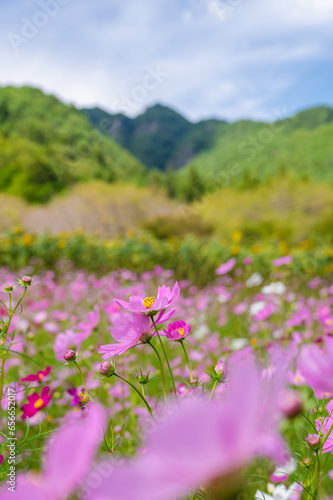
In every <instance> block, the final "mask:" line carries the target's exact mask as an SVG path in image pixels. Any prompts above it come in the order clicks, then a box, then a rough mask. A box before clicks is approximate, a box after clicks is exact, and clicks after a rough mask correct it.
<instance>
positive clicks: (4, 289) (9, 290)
mask: <svg viewBox="0 0 333 500" xmlns="http://www.w3.org/2000/svg"><path fill="white" fill-rule="evenodd" d="M13 290H14V287H13V285H9V284H6V285H5V286H4V287H3V291H4V292H7V293H10V292H12V291H13Z"/></svg>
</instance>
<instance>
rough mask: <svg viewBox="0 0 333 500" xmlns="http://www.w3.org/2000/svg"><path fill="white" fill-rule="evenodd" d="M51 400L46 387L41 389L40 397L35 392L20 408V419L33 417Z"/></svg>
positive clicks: (50, 394)
mask: <svg viewBox="0 0 333 500" xmlns="http://www.w3.org/2000/svg"><path fill="white" fill-rule="evenodd" d="M51 399H52V393H51V392H50V388H49V387H48V386H46V387H43V390H42V392H41V395H40V396H39V394H38V393H37V392H34V393H33V394H31V396H28V397H27V400H28V403H26V404H25V405H23V406H22V408H21V409H22V410H23V415H22V417H21V418H27V417H29V418H30V417H33V416H34V415H36V413H37V412H38V411H39V410H41V409H42V408H44V407H45V406H46V405H48V404H49V402H50V401H51Z"/></svg>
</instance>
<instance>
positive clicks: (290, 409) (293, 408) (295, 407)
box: [278, 391, 303, 418]
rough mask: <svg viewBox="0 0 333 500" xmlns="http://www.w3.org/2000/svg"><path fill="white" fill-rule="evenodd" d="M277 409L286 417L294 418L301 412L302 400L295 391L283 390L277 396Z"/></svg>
mask: <svg viewBox="0 0 333 500" xmlns="http://www.w3.org/2000/svg"><path fill="white" fill-rule="evenodd" d="M278 406H279V410H280V412H281V413H282V415H284V416H285V417H287V418H294V417H296V416H297V415H299V414H300V413H301V412H302V409H303V402H302V398H301V396H300V394H299V393H298V392H297V391H283V392H282V394H281V395H280V397H279V402H278Z"/></svg>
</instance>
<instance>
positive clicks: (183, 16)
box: [0, 0, 333, 119]
mask: <svg viewBox="0 0 333 500" xmlns="http://www.w3.org/2000/svg"><path fill="white" fill-rule="evenodd" d="M53 1H55V0H53ZM210 1H211V0H182V2H178V1H177V0H168V1H166V0H160V1H159V2H151V0H132V1H131V2H123V1H122V0H108V1H107V0H100V1H99V2H90V1H88V0H69V2H68V5H64V6H62V8H61V9H60V11H59V13H58V14H57V16H55V17H54V18H53V19H50V21H49V23H47V25H46V26H45V27H44V28H40V29H39V31H38V33H37V35H36V36H35V37H34V38H33V39H31V40H30V41H29V43H28V44H27V45H26V46H25V47H23V48H22V50H21V51H19V52H18V53H17V54H15V53H14V52H13V50H12V48H11V46H10V43H9V41H8V38H7V36H6V34H7V33H8V31H15V30H16V32H18V33H19V32H20V30H21V28H22V21H21V18H22V17H24V16H26V17H28V18H29V19H31V18H32V16H33V14H34V13H35V12H36V10H38V9H39V6H38V2H36V4H33V3H32V2H30V3H29V6H27V3H26V2H23V0H11V2H8V1H7V2H5V3H4V5H1V7H0V14H1V17H0V29H1V30H2V32H3V33H4V36H3V37H2V38H1V39H0V60H1V66H2V70H1V74H0V84H3V85H4V84H9V83H13V84H16V85H20V84H31V85H34V86H39V87H42V88H43V89H44V90H47V91H48V92H53V93H55V94H57V95H58V96H60V97H61V98H63V99H64V100H66V101H67V102H74V103H75V104H77V105H79V106H91V105H100V106H101V107H106V108H107V109H109V110H113V111H128V107H126V106H125V107H124V106H123V105H122V104H121V103H119V100H120V101H121V100H122V95H123V94H131V92H133V89H134V88H135V87H137V86H142V82H143V78H144V77H145V74H146V71H147V70H146V67H147V66H150V67H152V66H155V65H156V64H157V65H160V66H161V67H162V68H164V69H165V70H167V71H168V72H169V76H168V77H167V78H165V79H163V81H161V82H160V83H159V85H157V86H156V87H155V88H154V89H150V90H149V91H148V92H146V95H145V97H144V99H143V100H141V101H140V102H137V101H136V102H135V109H132V110H131V113H132V114H135V113H138V112H139V111H140V110H142V109H144V108H145V107H146V106H147V105H150V104H152V103H155V102H164V103H168V104H169V105H171V106H174V107H175V108H176V109H179V110H181V111H182V112H183V113H186V114H187V116H189V117H191V118H193V119H199V118H200V117H202V116H205V117H207V116H210V115H215V116H216V115H219V116H221V117H228V118H229V119H235V118H237V117H245V116H252V117H256V118H260V119H263V118H267V119H269V117H270V116H271V115H272V109H273V107H274V106H275V104H276V103H278V104H281V105H283V106H289V105H290V104H291V105H294V106H299V105H300V104H301V105H303V101H302V102H301V101H300V104H298V103H296V102H295V103H293V101H292V94H293V92H295V89H296V88H297V87H300V86H302V85H303V84H304V80H303V72H304V71H306V68H309V67H311V65H314V64H318V62H320V61H323V66H322V71H325V69H324V63H325V61H329V60H330V58H331V54H330V44H328V41H330V43H332V39H333V34H332V32H331V31H332V30H331V26H332V21H333V2H332V1H331V0H318V1H316V2H314V1H312V0H311V1H310V0H279V1H278V2H277V1H275V0H239V1H237V2H235V1H234V0H233V1H232V2H231V1H230V0H221V1H223V2H224V4H223V5H228V2H229V5H232V6H234V7H232V8H231V9H228V15H227V16H226V18H225V19H224V20H221V19H220V18H219V17H218V16H216V15H214V13H213V12H212V4H209V2H210ZM209 5H210V6H209ZM237 5H238V6H237ZM316 74H317V73H314V75H313V78H315V76H316ZM329 84H330V83H329V82H328V84H327V85H329ZM312 87H313V86H312ZM313 92H315V88H314V90H313ZM297 95H299V96H300V97H299V99H301V93H300V92H298V94H297ZM310 97H311V96H310ZM310 97H308V96H306V99H307V100H306V99H305V98H304V107H305V106H306V105H308V101H309V99H310ZM315 99H316V95H315V94H314V95H313V97H312V101H315Z"/></svg>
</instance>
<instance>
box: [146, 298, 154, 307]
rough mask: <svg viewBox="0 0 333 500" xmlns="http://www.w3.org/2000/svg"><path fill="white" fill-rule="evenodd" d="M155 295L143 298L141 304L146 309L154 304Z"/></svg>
mask: <svg viewBox="0 0 333 500" xmlns="http://www.w3.org/2000/svg"><path fill="white" fill-rule="evenodd" d="M154 301H155V297H146V298H145V299H144V300H143V305H144V306H145V308H146V309H151V306H152V305H153V304H154Z"/></svg>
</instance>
